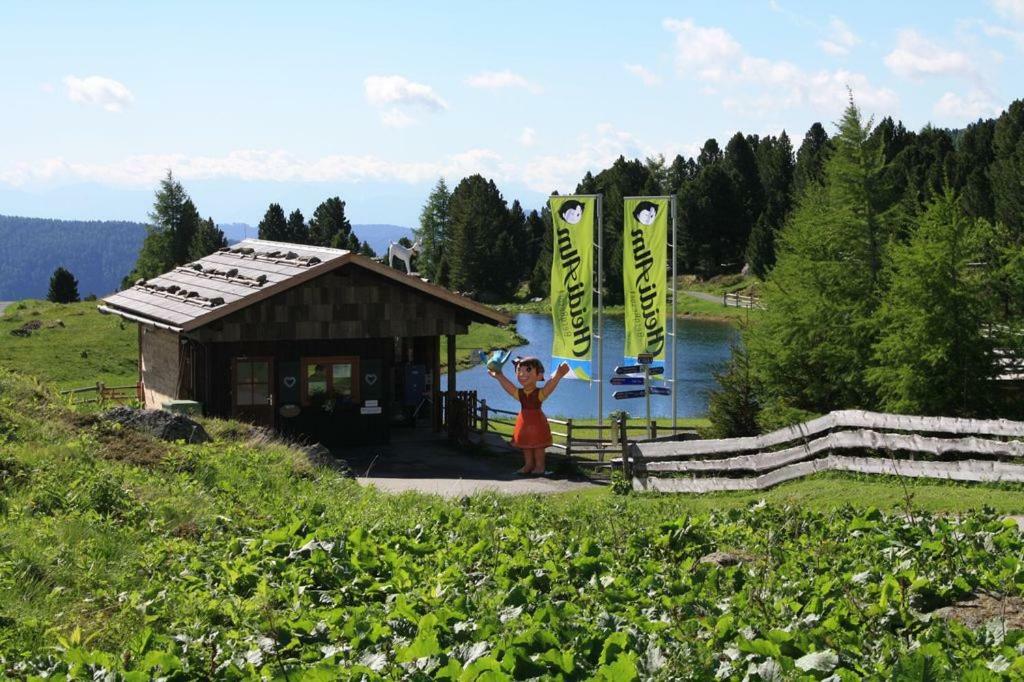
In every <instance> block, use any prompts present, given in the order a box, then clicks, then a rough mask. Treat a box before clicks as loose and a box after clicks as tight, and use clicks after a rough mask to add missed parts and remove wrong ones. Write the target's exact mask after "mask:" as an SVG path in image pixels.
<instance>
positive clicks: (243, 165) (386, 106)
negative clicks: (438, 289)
mask: <svg viewBox="0 0 1024 682" xmlns="http://www.w3.org/2000/svg"><path fill="white" fill-rule="evenodd" d="M1022 67H1024V0H990V1H978V2H942V3H935V2H892V1H891V0H890V1H889V2H855V3H854V2H832V3H820V2H818V3H810V2H805V3H796V2H789V1H788V0H758V1H756V2H753V1H752V2H718V3H710V2H705V3H696V2H674V3H667V2H666V3H656V2H648V3H625V2H616V3H610V2H590V3H582V2H579V3H559V4H557V5H555V4H553V3H531V2H519V3H482V2H453V3H412V2H408V3H400V2H377V3H339V2H331V3H327V2H323V3H255V2H249V3H198V2H196V3H189V2H176V3H155V2H154V3H149V2H147V3H138V2H134V3H128V2H125V3H115V2H100V3H81V2H67V3H61V2H45V3H30V2H5V3H2V4H0V131H2V132H3V137H2V142H0V213H3V214H17V215H30V216H38V217H62V218H110V219H127V220H142V219H144V216H145V213H146V211H147V210H148V207H149V205H150V204H151V202H152V193H153V189H154V187H155V186H156V184H157V182H158V181H159V179H160V178H161V177H162V176H163V174H164V173H165V172H166V170H167V169H168V168H170V169H172V170H173V171H174V173H175V174H176V175H177V176H178V177H179V178H180V179H181V180H182V182H183V184H184V185H185V187H186V189H188V190H189V192H190V193H191V194H192V196H193V198H194V199H195V200H196V204H197V205H198V206H199V208H200V211H201V212H202V213H203V214H204V215H212V216H213V217H214V218H215V219H216V220H217V221H218V222H235V221H241V222H249V223H252V224H254V223H256V222H257V221H258V220H259V218H260V216H261V215H262V214H263V212H264V210H265V209H266V206H267V204H268V203H270V202H271V201H277V202H280V203H282V204H283V205H284V206H285V208H286V209H287V210H290V209H292V208H300V209H302V210H303V211H304V212H306V213H307V215H308V214H309V213H310V212H311V211H312V209H313V208H314V207H315V206H316V204H317V203H319V201H320V200H322V199H323V198H326V197H327V196H333V195H339V196H341V197H342V199H344V200H346V201H347V202H348V211H349V215H350V218H351V219H352V221H353V222H355V223H372V222H387V223H395V224H404V225H414V224H415V222H416V219H417V215H418V212H419V207H420V206H421V205H422V204H423V202H424V200H425V198H426V194H427V192H428V191H429V188H430V187H431V186H432V185H433V184H434V182H436V180H437V178H438V177H439V176H441V175H443V176H445V177H446V178H447V179H448V180H449V182H451V183H452V184H454V183H455V182H457V181H458V180H459V179H460V178H461V177H463V176H465V175H468V174H470V173H473V172H481V173H483V174H485V175H486V176H488V177H491V178H493V179H494V180H495V181H496V182H497V183H498V186H499V187H500V188H501V190H502V191H503V193H504V195H505V197H506V198H507V199H508V200H509V201H511V200H512V199H514V198H519V199H520V200H522V201H523V203H524V205H526V206H527V207H536V206H539V205H540V204H541V203H542V202H543V198H544V196H545V195H546V194H548V193H549V192H550V191H551V190H559V191H561V192H567V191H572V190H573V189H574V187H575V184H576V182H577V181H578V180H579V178H580V177H582V175H583V174H584V173H585V172H586V171H587V170H591V171H597V170H600V169H601V168H604V167H606V166H607V165H608V164H609V163H610V162H611V161H612V160H614V159H615V158H616V157H617V156H618V155H619V154H624V155H626V156H627V157H640V158H643V157H646V156H652V155H656V154H664V155H665V156H667V157H669V158H671V157H672V156H674V155H675V154H677V153H683V154H685V155H693V154H694V153H695V152H696V151H697V150H698V149H699V148H700V146H701V144H702V143H703V142H704V140H706V139H707V138H708V137H715V138H717V139H718V140H719V142H720V143H722V144H724V143H725V141H726V140H727V139H728V137H730V136H731V135H732V134H733V133H734V132H736V131H737V130H742V131H743V132H745V133H757V134H761V135H764V134H777V133H779V132H780V131H781V130H783V129H785V130H787V131H788V132H789V134H790V137H791V138H793V140H794V144H799V141H800V139H801V138H802V137H803V134H804V133H805V132H806V130H807V128H808V127H809V126H810V125H811V124H812V123H813V122H815V121H822V122H823V123H826V125H827V127H828V128H829V129H830V130H831V129H832V128H831V121H834V120H836V119H837V117H838V115H839V113H840V112H841V111H842V108H843V106H844V105H845V103H846V88H847V86H849V87H850V88H852V89H853V92H854V97H855V98H856V100H857V102H858V104H859V105H860V106H861V107H862V109H864V110H865V112H866V113H868V114H875V115H876V116H883V115H892V116H894V117H895V118H898V119H901V120H902V121H903V122H904V123H905V124H906V125H907V126H908V127H910V128H913V129H919V128H921V127H922V126H924V125H926V124H928V123H932V124H935V125H940V126H950V127H961V126H963V125H965V124H966V123H968V122H970V121H973V120H976V119H977V118H979V117H987V116H993V115H997V114H998V113H999V111H1001V110H1002V109H1003V108H1005V106H1006V105H1007V104H1008V103H1009V102H1011V101H1012V100H1013V99H1015V98H1018V97H1021V96H1024V88H1022V87H1021V86H1022V85H1024V78H1022V76H1021V73H1022Z"/></svg>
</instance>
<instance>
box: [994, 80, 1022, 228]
mask: <svg viewBox="0 0 1024 682" xmlns="http://www.w3.org/2000/svg"><path fill="white" fill-rule="evenodd" d="M992 149H993V153H994V157H995V158H994V159H993V161H992V165H991V167H990V168H989V175H990V177H991V179H992V197H993V200H994V205H995V206H994V207H995V216H996V220H997V221H999V222H1001V223H1002V224H1003V225H1005V226H1006V227H1007V228H1008V229H1009V230H1010V234H1011V236H1012V238H1013V240H1014V241H1015V242H1017V243H1020V242H1022V241H1024V191H1022V187H1024V100H1017V101H1015V102H1013V103H1012V104H1010V106H1009V108H1008V109H1007V110H1006V111H1004V112H1003V113H1002V115H1001V116H1000V117H999V118H998V119H997V120H996V125H995V130H994V132H993V135H992Z"/></svg>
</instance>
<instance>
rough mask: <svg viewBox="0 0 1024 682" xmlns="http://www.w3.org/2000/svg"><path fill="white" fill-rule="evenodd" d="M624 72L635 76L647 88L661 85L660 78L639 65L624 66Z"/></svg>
mask: <svg viewBox="0 0 1024 682" xmlns="http://www.w3.org/2000/svg"><path fill="white" fill-rule="evenodd" d="M625 67H626V71H629V72H630V73H631V74H633V75H634V76H636V77H637V78H639V79H640V80H641V82H643V84H644V85H646V86H647V87H649V88H650V87H654V86H655V85H661V76H659V75H658V74H656V73H651V72H650V71H648V70H647V69H645V68H644V67H642V66H640V65H639V64H626V65H625Z"/></svg>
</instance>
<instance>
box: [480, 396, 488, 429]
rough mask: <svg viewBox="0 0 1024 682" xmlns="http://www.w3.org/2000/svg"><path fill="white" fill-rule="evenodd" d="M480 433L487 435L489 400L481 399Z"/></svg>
mask: <svg viewBox="0 0 1024 682" xmlns="http://www.w3.org/2000/svg"><path fill="white" fill-rule="evenodd" d="M480 435H481V436H485V435H487V400H486V399H483V398H481V399H480Z"/></svg>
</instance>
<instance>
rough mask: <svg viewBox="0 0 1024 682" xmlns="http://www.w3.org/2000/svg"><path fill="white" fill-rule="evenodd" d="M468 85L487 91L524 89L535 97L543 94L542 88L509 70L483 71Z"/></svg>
mask: <svg viewBox="0 0 1024 682" xmlns="http://www.w3.org/2000/svg"><path fill="white" fill-rule="evenodd" d="M466 85H468V86H469V87H471V88H483V89H485V90H500V89H502V88H523V89H525V90H529V91H530V92H532V93H533V94H535V95H538V94H540V93H541V92H543V90H542V88H541V87H540V86H539V85H537V84H535V83H531V82H530V81H528V80H526V79H525V78H524V77H522V76H520V75H519V74H518V73H513V72H511V71H509V70H508V69H506V70H504V71H482V72H480V73H478V74H476V75H475V76H470V77H469V78H467V79H466Z"/></svg>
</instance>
